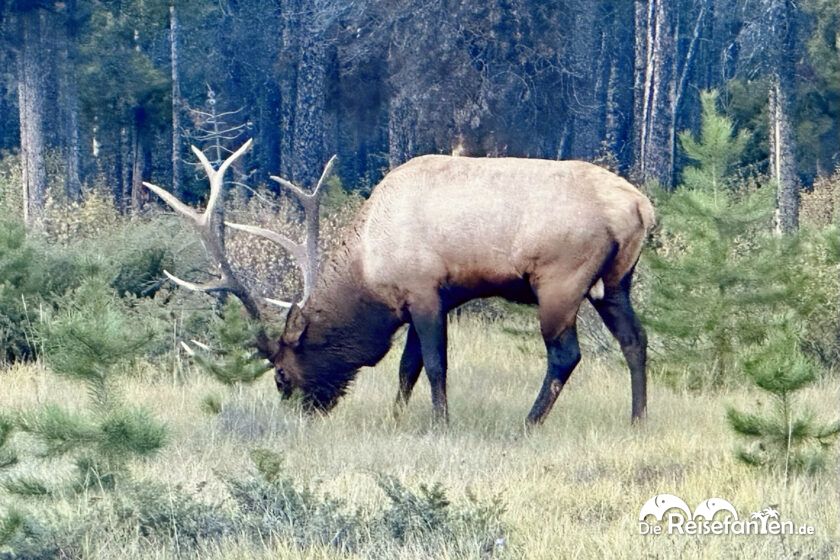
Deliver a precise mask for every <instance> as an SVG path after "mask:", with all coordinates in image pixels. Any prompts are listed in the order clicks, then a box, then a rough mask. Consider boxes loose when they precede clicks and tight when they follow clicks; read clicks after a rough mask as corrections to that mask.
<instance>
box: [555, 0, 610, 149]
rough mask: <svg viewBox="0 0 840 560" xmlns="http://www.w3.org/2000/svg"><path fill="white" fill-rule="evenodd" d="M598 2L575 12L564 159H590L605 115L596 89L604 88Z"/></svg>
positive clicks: (599, 139)
mask: <svg viewBox="0 0 840 560" xmlns="http://www.w3.org/2000/svg"><path fill="white" fill-rule="evenodd" d="M599 6H600V2H597V1H595V0H589V1H588V2H583V3H581V4H580V5H579V7H578V8H577V10H576V12H577V13H576V14H575V18H574V26H573V28H574V29H576V30H577V32H576V33H575V39H574V41H573V43H572V61H571V63H572V65H573V66H572V67H573V72H574V75H575V78H574V80H573V82H572V88H573V90H572V96H571V100H570V105H571V106H570V110H571V113H572V121H573V123H572V129H571V130H572V137H571V142H570V145H569V152H568V154H564V155H565V156H566V157H572V158H576V159H591V158H592V157H593V156H594V155H595V154H596V153H597V151H598V148H599V143H600V141H601V136H602V133H603V125H604V113H603V108H604V107H603V103H602V102H601V101H602V99H599V93H601V91H599V86H601V85H603V82H602V75H603V68H604V67H603V63H604V60H603V55H605V54H606V53H603V52H602V51H601V46H602V43H601V27H600V26H599V25H597V22H598V19H599V15H600V14H599V12H600V10H599Z"/></svg>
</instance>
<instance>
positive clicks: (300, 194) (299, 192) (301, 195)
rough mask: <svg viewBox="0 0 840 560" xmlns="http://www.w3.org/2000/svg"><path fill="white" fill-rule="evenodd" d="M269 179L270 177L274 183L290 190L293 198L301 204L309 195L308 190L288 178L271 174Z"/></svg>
mask: <svg viewBox="0 0 840 560" xmlns="http://www.w3.org/2000/svg"><path fill="white" fill-rule="evenodd" d="M269 179H271V180H272V181H274V182H275V183H279V184H280V186H281V187H283V188H284V189H286V190H288V191H290V192H291V193H292V194H293V195H295V198H297V199H298V200H299V201H300V203H301V204H303V203H304V202H305V201H306V199H307V198H309V197H310V194H309V193H308V192H306V191H305V190H303V189H302V188H300V187H299V186H297V185H295V184H294V183H292V182H291V181H289V180H288V179H284V178H283V177H278V176H277V175H271V176H269Z"/></svg>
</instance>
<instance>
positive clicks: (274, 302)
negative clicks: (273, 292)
mask: <svg viewBox="0 0 840 560" xmlns="http://www.w3.org/2000/svg"><path fill="white" fill-rule="evenodd" d="M263 301H265V302H266V303H270V304H271V305H276V306H277V307H282V308H283V309H289V308H290V307H292V305H293V304H292V303H291V302H288V301H283V300H280V299H272V298H267V297H264V298H263Z"/></svg>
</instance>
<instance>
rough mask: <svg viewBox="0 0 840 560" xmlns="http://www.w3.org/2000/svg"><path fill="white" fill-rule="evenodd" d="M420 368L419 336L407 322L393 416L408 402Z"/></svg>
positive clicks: (414, 328) (397, 414)
mask: <svg viewBox="0 0 840 560" xmlns="http://www.w3.org/2000/svg"><path fill="white" fill-rule="evenodd" d="M422 369H423V353H422V350H421V347H420V337H419V336H418V334H417V328H416V327H415V326H414V324H413V323H409V327H408V334H407V336H406V340H405V349H403V353H402V358H400V386H399V390H398V391H397V399H396V401H395V402H394V416H395V417H396V416H399V415H400V413H401V412H402V411H403V409H404V408H405V406H406V405H407V404H408V399H409V398H410V397H411V391H412V390H413V389H414V385H415V384H416V383H417V379H418V378H419V377H420V371H421V370H422Z"/></svg>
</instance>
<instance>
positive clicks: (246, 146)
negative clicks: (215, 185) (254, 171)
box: [217, 138, 254, 175]
mask: <svg viewBox="0 0 840 560" xmlns="http://www.w3.org/2000/svg"><path fill="white" fill-rule="evenodd" d="M253 143H254V140H253V139H252V138H249V139H248V140H247V141H246V142H245V143H244V144H242V145H241V146H239V149H238V150H236V151H235V152H233V153H232V154H230V155H229V156H228V157H227V158H226V159H225V161H223V162H222V164H221V165H220V166H219V169H218V171H217V173H218V174H219V175H224V174H225V171H227V170H228V167H230V166H231V165H232V164H233V162H234V161H236V160H237V159H239V157H240V156H241V155H242V154H244V153H245V152H247V151H248V149H250V147H251V144H253Z"/></svg>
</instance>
